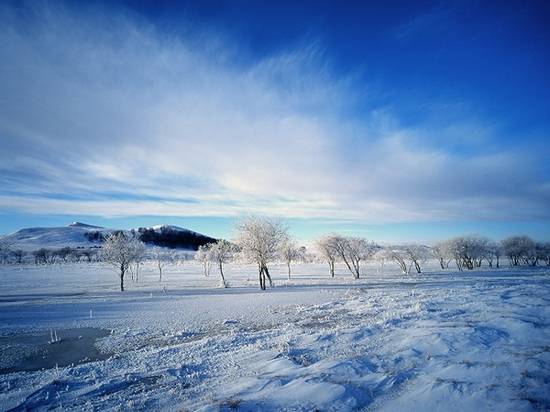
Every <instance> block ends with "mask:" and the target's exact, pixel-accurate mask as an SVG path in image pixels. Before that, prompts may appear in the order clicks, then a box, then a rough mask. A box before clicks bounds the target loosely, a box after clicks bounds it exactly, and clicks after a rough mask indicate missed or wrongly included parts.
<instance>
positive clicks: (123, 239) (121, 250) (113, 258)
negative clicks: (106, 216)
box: [101, 232, 143, 292]
mask: <svg viewBox="0 0 550 412" xmlns="http://www.w3.org/2000/svg"><path fill="white" fill-rule="evenodd" d="M142 247H143V244H142V243H141V242H140V241H139V240H138V239H136V238H134V237H129V236H126V235H125V234H124V232H113V233H111V234H110V235H109V236H107V238H106V239H105V242H104V243H103V246H102V247H101V258H102V260H103V261H104V262H106V263H108V264H110V265H111V266H113V267H114V269H115V270H116V271H117V272H118V273H119V277H120V291H121V292H123V291H124V275H125V274H126V273H127V272H128V270H129V268H130V265H131V264H132V263H134V262H135V260H136V257H138V256H139V253H140V250H141V249H142Z"/></svg>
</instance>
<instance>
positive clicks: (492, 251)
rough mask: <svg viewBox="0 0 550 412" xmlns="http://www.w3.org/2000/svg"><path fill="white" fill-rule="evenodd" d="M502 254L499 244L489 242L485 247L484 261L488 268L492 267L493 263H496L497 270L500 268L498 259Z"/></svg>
mask: <svg viewBox="0 0 550 412" xmlns="http://www.w3.org/2000/svg"><path fill="white" fill-rule="evenodd" d="M502 254H503V250H502V246H501V245H500V243H498V242H495V241H493V240H491V241H489V242H487V244H486V245H485V260H486V261H487V264H488V265H489V267H490V268H492V267H493V264H494V263H493V262H495V263H496V267H497V268H499V267H500V258H501V256H502Z"/></svg>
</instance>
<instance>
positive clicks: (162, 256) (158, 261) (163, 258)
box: [151, 246, 176, 282]
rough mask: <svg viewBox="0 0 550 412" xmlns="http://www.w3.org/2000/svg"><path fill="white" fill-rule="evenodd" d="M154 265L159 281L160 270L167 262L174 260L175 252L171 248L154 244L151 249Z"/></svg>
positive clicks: (160, 277)
mask: <svg viewBox="0 0 550 412" xmlns="http://www.w3.org/2000/svg"><path fill="white" fill-rule="evenodd" d="M151 252H152V255H153V259H154V261H155V265H156V266H157V269H158V271H159V282H162V270H163V269H164V267H165V266H166V265H167V264H170V263H172V262H173V261H174V259H175V257H176V254H175V252H174V251H173V250H172V249H168V248H165V247H160V246H155V247H154V248H153V250H152V251H151Z"/></svg>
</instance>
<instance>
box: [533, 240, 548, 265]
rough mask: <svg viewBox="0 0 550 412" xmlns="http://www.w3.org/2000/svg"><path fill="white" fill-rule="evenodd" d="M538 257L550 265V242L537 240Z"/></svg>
mask: <svg viewBox="0 0 550 412" xmlns="http://www.w3.org/2000/svg"><path fill="white" fill-rule="evenodd" d="M536 250H537V258H538V259H539V260H541V261H543V262H545V263H546V265H547V266H550V242H537V245H536Z"/></svg>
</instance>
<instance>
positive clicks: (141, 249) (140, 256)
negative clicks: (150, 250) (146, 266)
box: [131, 231, 145, 282]
mask: <svg viewBox="0 0 550 412" xmlns="http://www.w3.org/2000/svg"><path fill="white" fill-rule="evenodd" d="M131 239H132V241H133V244H134V266H135V279H134V280H135V281H136V282H139V270H140V268H141V264H142V263H143V261H144V260H145V244H144V243H143V242H141V241H140V240H139V238H138V237H137V236H136V234H135V231H132V238H131Z"/></svg>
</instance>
